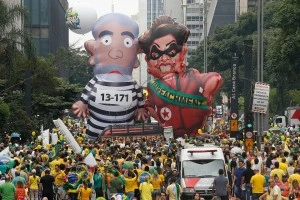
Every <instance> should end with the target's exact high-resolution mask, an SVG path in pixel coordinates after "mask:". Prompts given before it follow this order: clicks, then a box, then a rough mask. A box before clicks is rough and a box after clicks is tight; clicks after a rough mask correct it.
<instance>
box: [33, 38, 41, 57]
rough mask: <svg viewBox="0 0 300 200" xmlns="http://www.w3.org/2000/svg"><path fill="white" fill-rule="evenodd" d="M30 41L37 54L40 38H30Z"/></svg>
mask: <svg viewBox="0 0 300 200" xmlns="http://www.w3.org/2000/svg"><path fill="white" fill-rule="evenodd" d="M32 41H33V45H34V47H35V52H36V54H39V53H40V39H38V38H32Z"/></svg>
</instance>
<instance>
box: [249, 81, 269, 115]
mask: <svg viewBox="0 0 300 200" xmlns="http://www.w3.org/2000/svg"><path fill="white" fill-rule="evenodd" d="M269 93H270V85H269V84H266V83H261V82H256V83H255V88H254V94H253V104H252V112H256V113H263V114H266V113H267V110H268V105H269Z"/></svg>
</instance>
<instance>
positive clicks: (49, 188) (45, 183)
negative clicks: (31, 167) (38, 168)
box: [40, 169, 55, 199]
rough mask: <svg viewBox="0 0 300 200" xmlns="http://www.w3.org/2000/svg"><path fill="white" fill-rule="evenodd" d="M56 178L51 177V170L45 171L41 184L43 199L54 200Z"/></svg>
mask: <svg viewBox="0 0 300 200" xmlns="http://www.w3.org/2000/svg"><path fill="white" fill-rule="evenodd" d="M54 181H55V179H54V177H53V176H52V175H50V169H46V170H45V175H44V176H43V177H42V178H41V180H40V183H41V185H42V197H47V198H48V199H53V195H54V191H53V185H54Z"/></svg>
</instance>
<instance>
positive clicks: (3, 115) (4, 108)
mask: <svg viewBox="0 0 300 200" xmlns="http://www.w3.org/2000/svg"><path fill="white" fill-rule="evenodd" d="M9 116H10V111H9V106H8V105H7V104H6V103H5V102H4V101H2V100H0V131H1V130H2V128H3V126H4V124H6V122H7V120H8V118H9Z"/></svg>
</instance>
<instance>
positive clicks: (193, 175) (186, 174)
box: [179, 146, 227, 199]
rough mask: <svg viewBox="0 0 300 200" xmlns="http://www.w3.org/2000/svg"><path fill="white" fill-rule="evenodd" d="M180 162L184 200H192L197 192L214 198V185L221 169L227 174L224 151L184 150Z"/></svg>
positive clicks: (204, 148) (208, 148) (201, 148)
mask: <svg viewBox="0 0 300 200" xmlns="http://www.w3.org/2000/svg"><path fill="white" fill-rule="evenodd" d="M179 162H180V163H179V168H180V169H179V170H180V181H181V187H182V190H183V194H182V199H191V198H192V197H193V195H194V194H195V192H198V193H199V194H200V195H201V196H202V197H212V183H213V180H214V178H215V177H217V176H219V174H218V172H219V169H224V172H226V170H225V159H224V155H223V151H222V149H221V148H218V147H205V146H204V147H197V148H187V149H182V150H181V152H180V158H179ZM225 176H226V177H227V173H226V174H225Z"/></svg>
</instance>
